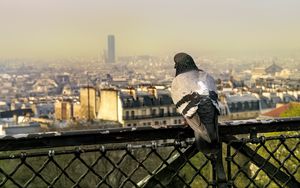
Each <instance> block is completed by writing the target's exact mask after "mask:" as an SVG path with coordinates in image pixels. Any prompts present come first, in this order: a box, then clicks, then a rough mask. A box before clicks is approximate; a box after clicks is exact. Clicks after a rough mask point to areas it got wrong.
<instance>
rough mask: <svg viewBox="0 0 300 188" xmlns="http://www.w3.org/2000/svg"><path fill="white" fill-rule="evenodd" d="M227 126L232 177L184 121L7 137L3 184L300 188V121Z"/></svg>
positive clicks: (1, 144) (0, 169)
mask: <svg viewBox="0 0 300 188" xmlns="http://www.w3.org/2000/svg"><path fill="white" fill-rule="evenodd" d="M219 131H220V132H219V134H220V135H221V141H222V149H223V151H222V155H223V156H221V157H222V160H223V165H224V168H225V172H226V174H225V175H226V177H225V178H220V174H219V171H218V168H217V167H216V157H215V156H214V155H211V156H206V155H203V154H202V153H201V152H198V150H197V149H196V147H195V145H194V144H193V140H194V139H193V131H192V130H191V129H190V128H187V127H183V126H169V127H167V128H160V129H153V128H151V127H136V128H123V129H109V130H83V131H68V132H52V133H42V134H29V135H17V136H5V137H2V138H1V139H0V187H151V188H152V187H300V183H299V182H300V118H293V119H277V120H261V121H259V120H248V121H232V122H224V123H221V124H220V129H219Z"/></svg>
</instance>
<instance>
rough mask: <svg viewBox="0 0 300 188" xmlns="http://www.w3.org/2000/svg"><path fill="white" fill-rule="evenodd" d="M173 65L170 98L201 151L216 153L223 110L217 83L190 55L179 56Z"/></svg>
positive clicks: (182, 54) (181, 53)
mask: <svg viewBox="0 0 300 188" xmlns="http://www.w3.org/2000/svg"><path fill="white" fill-rule="evenodd" d="M174 62H175V67H174V68H175V69H176V74H175V78H174V79H173V81H172V85H171V97H172V100H173V102H174V104H175V106H176V109H177V111H178V112H179V113H180V114H181V115H182V116H183V117H184V119H185V121H186V122H187V124H188V125H189V126H190V127H191V128H192V129H193V130H194V135H195V143H196V146H197V148H198V150H200V151H202V152H203V153H205V154H210V153H214V152H217V151H218V149H217V148H218V143H219V134H218V115H219V114H220V107H219V103H218V94H217V89H216V84H215V80H214V78H213V77H212V76H211V75H210V74H209V73H207V72H205V71H203V70H201V69H199V68H198V67H197V65H196V64H195V62H194V60H193V58H192V57H191V56H190V55H188V54H187V53H184V52H180V53H177V54H176V55H175V56H174Z"/></svg>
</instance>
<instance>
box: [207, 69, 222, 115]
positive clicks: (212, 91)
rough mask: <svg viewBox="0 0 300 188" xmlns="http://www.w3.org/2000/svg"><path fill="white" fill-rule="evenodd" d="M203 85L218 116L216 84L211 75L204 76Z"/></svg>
mask: <svg viewBox="0 0 300 188" xmlns="http://www.w3.org/2000/svg"><path fill="white" fill-rule="evenodd" d="M205 83H206V86H207V89H208V92H209V98H210V100H211V101H212V103H213V105H214V106H215V108H216V109H217V110H218V114H220V107H219V103H218V94H217V87H216V82H215V80H214V78H213V77H212V76H211V75H209V74H206V78H205Z"/></svg>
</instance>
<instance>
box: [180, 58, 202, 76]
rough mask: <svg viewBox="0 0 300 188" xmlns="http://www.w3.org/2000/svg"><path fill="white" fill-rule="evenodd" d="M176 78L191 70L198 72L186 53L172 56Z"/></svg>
mask: <svg viewBox="0 0 300 188" xmlns="http://www.w3.org/2000/svg"><path fill="white" fill-rule="evenodd" d="M174 61H175V67H174V68H175V69H176V76H177V75H179V74H181V73H185V72H188V71H191V70H199V69H198V67H197V66H196V64H195V62H194V60H193V58H192V57H191V56H190V55H188V54H186V53H178V54H176V55H175V56H174Z"/></svg>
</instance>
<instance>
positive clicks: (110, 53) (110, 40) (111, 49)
mask: <svg viewBox="0 0 300 188" xmlns="http://www.w3.org/2000/svg"><path fill="white" fill-rule="evenodd" d="M107 48H108V49H107V63H114V62H115V36H114V35H108V37H107Z"/></svg>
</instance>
